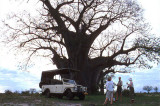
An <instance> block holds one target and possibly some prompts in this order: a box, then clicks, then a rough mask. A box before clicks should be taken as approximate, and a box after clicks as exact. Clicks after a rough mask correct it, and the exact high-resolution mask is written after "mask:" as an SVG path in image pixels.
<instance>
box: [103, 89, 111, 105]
mask: <svg viewBox="0 0 160 106" xmlns="http://www.w3.org/2000/svg"><path fill="white" fill-rule="evenodd" d="M109 95H110V92H109V91H107V92H106V99H105V101H104V105H105V104H107V101H108V98H110V96H109Z"/></svg>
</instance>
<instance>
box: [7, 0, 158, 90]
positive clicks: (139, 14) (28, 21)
mask: <svg viewBox="0 0 160 106" xmlns="http://www.w3.org/2000/svg"><path fill="white" fill-rule="evenodd" d="M38 3H41V4H42V9H40V11H39V12H40V15H39V16H36V18H35V17H31V16H30V15H29V14H27V13H25V14H23V16H22V15H13V17H12V18H11V19H12V20H13V19H14V20H15V21H16V22H17V24H16V25H17V26H16V27H15V26H14V27H13V26H12V25H10V24H9V23H7V21H5V22H4V23H5V25H6V26H7V27H8V28H9V30H7V31H8V32H7V33H9V36H7V35H6V36H7V41H9V42H12V44H13V42H16V43H15V44H16V47H17V49H20V50H22V51H25V52H27V53H28V63H29V61H30V60H32V57H34V56H39V55H41V56H45V57H48V58H50V59H51V60H52V63H53V64H55V65H56V66H57V68H73V69H78V70H80V72H79V73H78V75H77V76H76V78H75V80H76V81H77V82H78V83H80V84H82V85H84V86H87V87H88V91H89V92H95V91H96V86H97V84H98V83H99V82H100V80H101V79H102V78H103V77H104V76H105V75H106V74H108V73H110V72H113V73H114V72H116V71H123V70H116V69H117V68H116V67H121V66H124V67H135V66H137V67H148V66H149V65H148V64H147V60H150V61H153V60H155V61H158V60H159V57H158V54H157V53H158V52H159V51H158V50H159V45H158V44H159V43H158V41H159V40H158V39H157V38H154V37H151V36H149V32H148V31H149V27H148V24H147V23H145V21H144V19H143V10H142V8H141V7H140V6H139V5H138V3H137V2H136V0H39V2H38ZM10 32H12V33H10Z"/></svg>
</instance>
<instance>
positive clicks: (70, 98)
mask: <svg viewBox="0 0 160 106" xmlns="http://www.w3.org/2000/svg"><path fill="white" fill-rule="evenodd" d="M66 97H67V98H68V99H69V100H72V99H73V98H74V94H73V93H72V92H71V90H67V92H66Z"/></svg>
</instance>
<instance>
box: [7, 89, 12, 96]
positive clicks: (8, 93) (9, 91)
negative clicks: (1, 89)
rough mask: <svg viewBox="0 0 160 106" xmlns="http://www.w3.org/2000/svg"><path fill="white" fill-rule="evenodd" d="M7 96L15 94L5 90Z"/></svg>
mask: <svg viewBox="0 0 160 106" xmlns="http://www.w3.org/2000/svg"><path fill="white" fill-rule="evenodd" d="M5 94H7V95H11V94H13V93H12V91H11V90H5Z"/></svg>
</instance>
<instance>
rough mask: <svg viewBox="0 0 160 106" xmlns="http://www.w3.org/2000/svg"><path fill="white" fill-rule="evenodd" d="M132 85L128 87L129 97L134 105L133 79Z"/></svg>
mask: <svg viewBox="0 0 160 106" xmlns="http://www.w3.org/2000/svg"><path fill="white" fill-rule="evenodd" d="M129 81H130V83H129V84H128V83H127V85H128V87H129V91H130V92H129V95H130V98H131V103H134V87H133V82H132V78H130V79H129Z"/></svg>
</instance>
